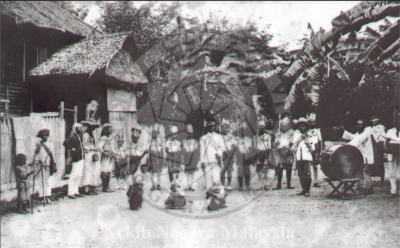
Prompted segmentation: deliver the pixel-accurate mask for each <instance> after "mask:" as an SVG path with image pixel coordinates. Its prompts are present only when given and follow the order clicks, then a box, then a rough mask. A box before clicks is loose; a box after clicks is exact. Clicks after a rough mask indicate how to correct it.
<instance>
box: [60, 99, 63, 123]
mask: <svg viewBox="0 0 400 248" xmlns="http://www.w3.org/2000/svg"><path fill="white" fill-rule="evenodd" d="M60 118H61V119H64V102H60Z"/></svg>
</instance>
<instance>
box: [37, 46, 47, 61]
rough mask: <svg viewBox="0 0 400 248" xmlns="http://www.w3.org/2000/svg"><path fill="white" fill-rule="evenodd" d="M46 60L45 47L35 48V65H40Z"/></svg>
mask: <svg viewBox="0 0 400 248" xmlns="http://www.w3.org/2000/svg"><path fill="white" fill-rule="evenodd" d="M46 60H47V47H38V48H37V64H38V65H40V64H41V63H43V62H44V61H46Z"/></svg>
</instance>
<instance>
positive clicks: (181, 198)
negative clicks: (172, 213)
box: [165, 181, 186, 209]
mask: <svg viewBox="0 0 400 248" xmlns="http://www.w3.org/2000/svg"><path fill="white" fill-rule="evenodd" d="M165 205H166V206H165V209H183V208H184V207H185V205H186V199H185V194H184V193H183V191H182V190H181V189H180V188H179V186H178V184H177V183H176V182H175V181H174V182H173V183H172V184H171V193H170V195H169V196H168V198H167V200H165Z"/></svg>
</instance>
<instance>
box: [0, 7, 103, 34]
mask: <svg viewBox="0 0 400 248" xmlns="http://www.w3.org/2000/svg"><path fill="white" fill-rule="evenodd" d="M0 12H1V14H2V15H6V16H9V17H11V18H12V19H14V20H15V22H16V23H17V24H18V25H19V24H23V23H30V24H34V25H36V26H38V27H44V28H52V29H56V30H60V31H62V32H69V33H72V34H74V35H79V36H82V37H86V36H87V35H89V34H90V33H91V32H92V31H93V28H92V27H91V26H90V25H88V24H86V23H85V22H83V21H82V20H80V19H79V18H77V17H76V16H74V15H73V14H71V13H69V12H68V11H67V10H65V9H63V8H61V7H59V6H58V5H56V4H54V3H52V2H50V1H1V3H0ZM97 32H98V31H97Z"/></svg>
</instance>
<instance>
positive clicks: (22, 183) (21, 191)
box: [15, 153, 35, 214]
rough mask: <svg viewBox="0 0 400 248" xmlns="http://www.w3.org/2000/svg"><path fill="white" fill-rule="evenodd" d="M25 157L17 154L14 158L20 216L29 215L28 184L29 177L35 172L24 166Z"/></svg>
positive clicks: (29, 185)
mask: <svg viewBox="0 0 400 248" xmlns="http://www.w3.org/2000/svg"><path fill="white" fill-rule="evenodd" d="M26 160H27V158H26V155H25V154H22V153H20V154H18V155H17V156H16V157H15V175H16V177H17V187H18V210H17V212H18V213H20V214H27V213H30V212H29V210H28V207H29V205H30V204H29V203H30V201H29V195H30V190H29V189H30V187H31V184H30V182H29V176H30V175H32V174H33V173H34V172H35V170H34V169H32V167H31V166H28V165H27V164H26Z"/></svg>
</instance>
